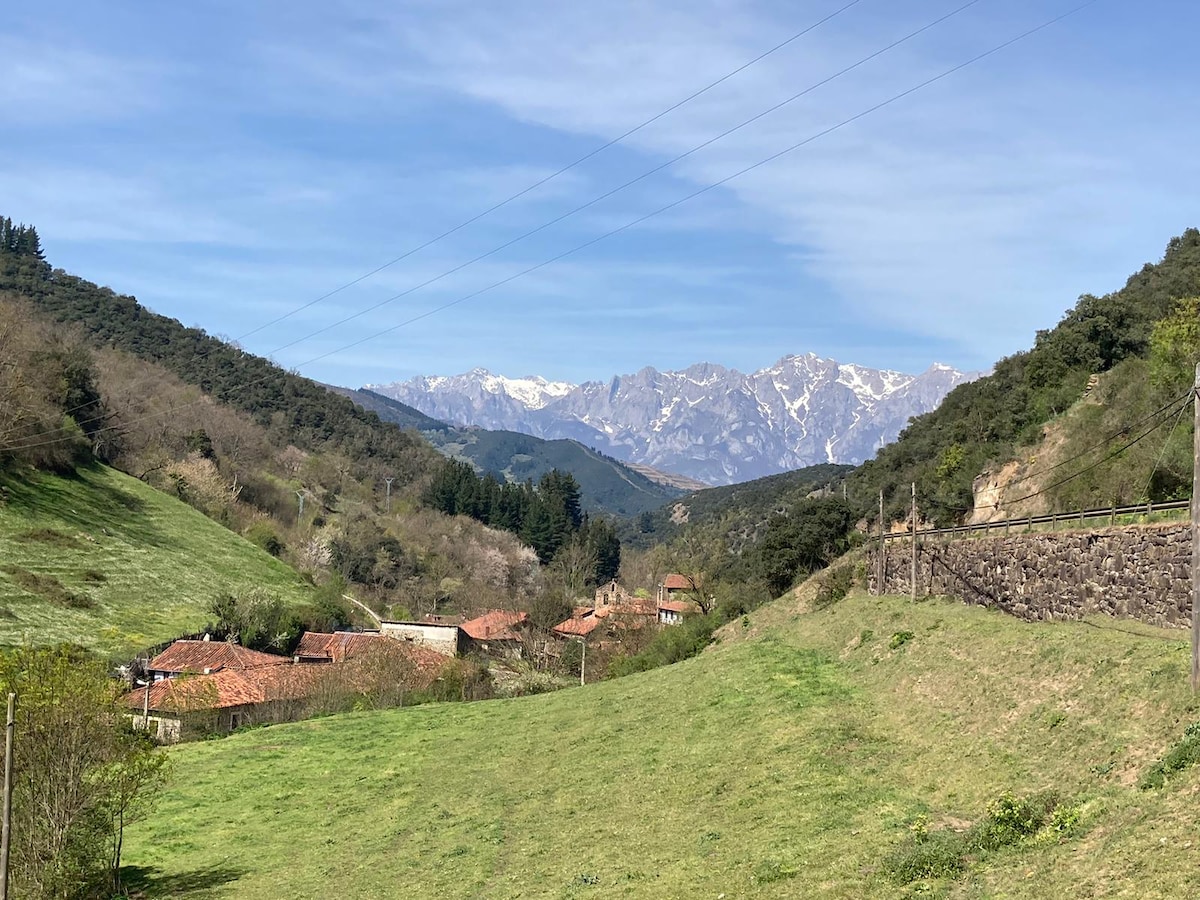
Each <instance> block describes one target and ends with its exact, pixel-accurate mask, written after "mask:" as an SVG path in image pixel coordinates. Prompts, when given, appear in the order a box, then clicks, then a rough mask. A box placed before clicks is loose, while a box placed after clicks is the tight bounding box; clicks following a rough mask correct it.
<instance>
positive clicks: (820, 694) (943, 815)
mask: <svg viewBox="0 0 1200 900" xmlns="http://www.w3.org/2000/svg"><path fill="white" fill-rule="evenodd" d="M898 635H899V637H897V636H898ZM906 635H907V636H906ZM1188 660H1189V654H1188V649H1187V644H1186V636H1185V635H1181V634H1180V633H1177V632H1160V631H1155V630H1153V629H1149V628H1146V627H1143V626H1140V625H1136V624H1131V623H1127V622H1115V621H1112V620H1105V621H1096V622H1094V623H1065V624H1029V623H1024V622H1019V621H1017V620H1014V619H1011V618H1008V617H1005V616H1004V615H1002V614H1000V613H995V612H990V611H985V610H981V609H977V608H970V607H965V606H962V605H960V604H957V603H952V602H949V601H928V602H924V603H920V604H917V605H912V604H910V603H908V602H907V601H904V600H901V599H898V598H884V599H877V598H870V597H865V596H861V595H852V596H851V597H849V598H847V599H846V600H844V601H842V602H841V603H840V604H838V605H837V606H835V607H833V608H832V609H831V610H827V611H824V612H818V613H806V614H802V613H800V612H799V611H797V609H796V604H795V602H794V601H780V602H779V603H777V604H774V605H773V606H771V607H768V608H766V609H764V610H761V611H759V612H758V613H756V614H754V615H752V616H751V617H750V620H749V624H744V623H742V622H738V623H734V624H733V625H731V626H728V627H727V629H726V633H725V634H724V635H723V639H722V642H721V643H720V645H718V646H717V647H715V648H713V649H712V650H710V651H709V652H706V653H705V654H703V655H702V656H701V657H699V658H697V659H693V660H690V661H688V662H685V663H681V664H679V665H676V666H672V667H670V668H665V669H659V670H656V671H653V672H649V673H646V674H643V675H637V676H632V677H629V678H625V679H620V680H617V681H610V682H606V683H602V684H596V685H590V686H588V687H586V688H574V689H570V690H564V691H560V692H558V693H555V694H548V695H541V696H536V697H528V698H521V699H515V700H501V701H490V702H485V703H475V704H466V705H458V704H455V705H442V706H428V707H417V708H412V709H404V710H394V711H389V712H381V713H358V714H352V715H347V716H339V717H332V718H327V719H321V720H314V721H310V722H306V723H300V724H296V725H286V726H276V727H272V728H267V729H261V730H257V731H251V732H247V733H243V734H239V735H235V736H233V737H230V738H228V739H225V740H221V741H215V742H209V743H203V744H193V745H188V746H183V747H179V748H177V749H174V750H172V751H170V752H171V755H172V756H173V758H174V764H175V776H174V779H173V783H172V785H171V787H170V788H169V791H168V793H167V795H166V796H165V797H164V798H163V799H162V801H161V802H160V803H159V805H158V807H157V809H156V810H155V812H154V813H153V815H152V816H151V817H150V818H148V819H145V820H143V821H142V822H141V823H139V824H138V825H136V826H134V827H133V828H132V829H131V830H130V833H129V834H128V837H127V845H126V846H127V853H126V862H127V863H128V865H129V866H130V867H131V869H130V874H131V877H132V880H133V882H134V883H135V884H136V885H138V889H139V891H140V894H141V895H142V896H146V897H188V898H209V897H236V898H275V897H283V896H291V897H329V896H338V897H356V898H360V897H361V898H369V897H378V898H384V897H389V898H390V897H406V898H448V897H463V898H517V897H521V898H542V897H545V898H586V897H597V898H599V897H605V898H607V897H643V898H693V897H707V898H714V900H717V898H721V897H725V898H730V900H732V898H735V897H754V898H757V897H762V898H782V897H809V896H812V897H844V898H859V897H881V898H883V897H898V896H914V897H915V896H922V897H928V896H934V897H956V898H977V897H1046V898H1059V897H1065V896H1072V897H1101V896H1104V897H1110V896H1111V897H1118V896H1127V897H1138V898H1142V897H1189V896H1198V895H1200V869H1197V867H1196V866H1195V865H1194V862H1192V860H1191V853H1192V851H1191V848H1193V847H1194V846H1195V845H1196V844H1197V843H1198V842H1200V827H1198V825H1197V821H1198V818H1200V814H1197V812H1196V806H1195V795H1196V793H1197V791H1200V770H1185V771H1183V772H1180V773H1179V774H1177V775H1175V776H1174V777H1172V778H1171V779H1170V780H1168V782H1167V785H1166V787H1165V788H1163V789H1161V790H1155V791H1142V790H1139V789H1138V788H1137V787H1136V785H1135V782H1136V781H1137V779H1138V777H1139V776H1140V775H1141V774H1142V773H1143V772H1144V771H1145V770H1146V768H1147V767H1148V766H1149V765H1151V764H1152V763H1153V762H1154V761H1155V759H1157V758H1158V757H1159V756H1160V755H1161V754H1162V753H1163V752H1164V751H1165V750H1166V749H1167V748H1168V747H1170V746H1171V745H1172V744H1174V743H1175V742H1176V741H1178V740H1179V738H1180V737H1181V736H1182V733H1183V729H1184V727H1185V726H1186V725H1188V724H1190V723H1191V722H1193V721H1195V720H1196V719H1197V718H1200V703H1198V702H1197V701H1196V699H1195V698H1194V697H1193V696H1192V695H1191V693H1190V691H1189V689H1188V687H1187V666H1188ZM1046 789H1053V790H1055V791H1057V792H1058V793H1059V794H1060V795H1061V797H1062V798H1063V802H1064V804H1065V807H1064V808H1066V809H1069V810H1070V811H1071V812H1072V816H1073V818H1074V819H1075V820H1077V821H1075V823H1074V825H1073V827H1071V828H1070V829H1068V830H1067V831H1066V832H1064V833H1061V834H1060V833H1057V832H1052V831H1051V832H1047V831H1045V830H1043V831H1042V832H1039V834H1038V836H1037V837H1036V838H1035V839H1032V840H1030V841H1028V842H1026V844H1024V845H1020V846H1016V847H1010V848H1007V849H1002V850H997V851H995V852H992V853H988V854H985V855H979V856H976V857H973V858H971V859H970V860H969V865H968V868H967V870H966V871H965V872H964V873H963V874H962V875H960V876H959V877H957V878H941V879H934V880H929V881H919V882H915V883H912V884H908V885H904V886H901V885H898V884H895V883H893V882H891V881H889V880H888V879H887V878H886V877H885V875H884V873H883V871H882V864H883V861H884V860H885V858H887V856H888V855H889V854H890V853H892V852H893V851H894V850H895V848H897V847H898V846H900V845H901V844H902V842H904V841H905V840H906V838H908V836H909V835H910V833H911V832H912V830H913V828H914V826H915V825H917V824H918V823H922V822H924V823H927V826H926V827H927V828H928V829H929V830H930V831H932V832H936V831H939V830H941V829H950V830H955V829H957V830H963V829H966V828H967V827H968V826H969V825H970V824H971V823H973V822H975V821H977V820H978V819H979V818H980V817H981V816H983V814H984V811H985V810H986V808H987V805H988V803H989V802H990V801H992V800H994V799H995V798H996V797H998V796H999V795H1001V794H1002V793H1004V792H1006V791H1011V792H1013V793H1016V794H1018V795H1024V794H1028V793H1032V792H1035V791H1040V790H1046Z"/></svg>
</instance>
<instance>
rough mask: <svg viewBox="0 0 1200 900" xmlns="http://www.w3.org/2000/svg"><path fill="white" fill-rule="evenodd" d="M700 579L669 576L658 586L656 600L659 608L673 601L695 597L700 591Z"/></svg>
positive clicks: (685, 576)
mask: <svg viewBox="0 0 1200 900" xmlns="http://www.w3.org/2000/svg"><path fill="white" fill-rule="evenodd" d="M700 584H701V582H700V579H699V578H697V577H696V576H694V575H676V574H672V575H668V576H667V577H666V578H664V579H663V580H662V583H661V584H659V586H658V593H657V595H656V596H655V598H654V599H655V600H656V601H657V602H658V605H659V606H662V605H663V604H664V603H670V602H671V601H672V600H684V599H688V598H689V597H691V596H694V595H695V594H696V593H698V592H699V590H700Z"/></svg>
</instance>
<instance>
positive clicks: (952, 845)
mask: <svg viewBox="0 0 1200 900" xmlns="http://www.w3.org/2000/svg"><path fill="white" fill-rule="evenodd" d="M1081 815H1082V813H1081V810H1080V809H1079V807H1064V806H1060V805H1059V801H1058V796H1057V795H1056V794H1053V793H1042V794H1034V795H1032V796H1029V797H1017V796H1015V795H1014V794H1012V793H1010V792H1007V791H1006V792H1005V793H1003V794H1001V795H1000V796H999V797H997V798H996V799H995V800H993V801H992V802H991V803H989V804H988V807H987V813H986V815H985V816H984V817H983V818H982V819H980V820H979V821H978V822H976V823H975V824H974V825H973V826H972V827H971V828H970V829H969V830H968V831H967V832H965V833H962V834H960V833H958V832H955V831H950V830H949V829H943V830H940V831H930V830H929V820H928V819H927V818H926V817H925V816H919V817H918V818H917V819H916V820H915V821H914V822H913V824H912V825H911V826H910V827H909V835H908V837H907V838H906V839H905V840H904V841H902V842H901V843H900V845H899V846H898V847H896V848H895V849H894V850H892V852H891V853H889V854H888V855H887V856H886V857H885V858H884V860H883V864H882V866H881V871H882V873H883V875H884V876H885V877H886V878H888V879H889V880H890V881H892V882H894V883H896V884H908V883H909V882H912V881H917V880H918V879H922V878H947V877H951V878H952V877H955V876H957V875H958V874H959V873H960V872H962V870H963V869H964V868H965V866H966V860H967V857H968V856H971V855H975V854H986V853H990V852H992V851H994V850H999V849H1001V848H1002V847H1009V846H1013V845H1015V844H1019V843H1021V842H1022V841H1024V840H1026V839H1028V838H1031V837H1033V836H1034V835H1036V834H1038V832H1040V831H1041V830H1042V829H1043V828H1045V827H1049V828H1050V829H1052V830H1053V832H1055V833H1057V834H1058V835H1062V834H1065V833H1066V832H1068V831H1071V830H1072V829H1074V828H1075V826H1076V825H1077V824H1078V823H1079V819H1080V817H1081Z"/></svg>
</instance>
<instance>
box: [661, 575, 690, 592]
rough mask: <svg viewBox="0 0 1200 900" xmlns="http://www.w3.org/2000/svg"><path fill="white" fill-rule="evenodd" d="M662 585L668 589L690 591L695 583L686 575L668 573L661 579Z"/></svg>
mask: <svg viewBox="0 0 1200 900" xmlns="http://www.w3.org/2000/svg"><path fill="white" fill-rule="evenodd" d="M663 587H664V588H666V589H667V590H668V591H690V590H693V589H694V588H695V587H696V585H695V584H693V583H692V579H691V578H689V577H688V576H686V575H668V576H667V577H666V578H664V579H663Z"/></svg>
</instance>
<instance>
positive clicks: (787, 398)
mask: <svg viewBox="0 0 1200 900" xmlns="http://www.w3.org/2000/svg"><path fill="white" fill-rule="evenodd" d="M973 377H975V373H963V372H959V371H958V370H956V369H954V368H952V367H950V366H947V365H944V364H942V363H934V364H932V365H931V366H930V367H929V368H928V369H926V370H925V371H924V372H922V373H920V374H918V375H911V374H907V373H903V372H896V371H892V370H884V369H872V368H869V367H867V366H861V365H857V364H854V363H840V362H838V361H837V360H833V359H827V358H822V357H819V356H817V355H816V354H814V353H807V354H803V355H791V356H785V357H783V358H781V359H779V360H778V361H776V362H775V363H774V364H773V365H772V366H768V367H765V368H762V369H759V370H757V371H755V372H752V373H749V374H744V373H742V372H739V371H738V370H737V369H730V368H726V367H724V366H721V365H718V364H715V363H709V362H701V363H695V364H693V365H691V366H688V367H687V368H685V369H682V370H678V371H666V372H660V371H659V370H657V369H655V368H653V367H651V366H646V367H644V368H642V369H640V370H639V371H638V372H636V373H633V374H627V375H614V376H613V377H612V378H610V379H609V380H607V381H585V382H583V383H581V384H577V385H572V384H570V383H569V382H562V381H550V380H548V379H545V378H543V377H541V376H537V375H529V376H525V377H522V378H515V379H513V378H506V377H505V376H502V375H495V374H493V373H491V372H489V371H488V370H486V369H482V368H476V369H473V370H471V371H470V372H466V373H462V374H460V375H452V376H418V377H416V378H412V379H409V380H408V381H403V382H392V383H390V384H372V385H367V386H366V387H365V388H364V390H368V391H371V392H373V393H376V394H381V395H383V396H386V397H390V398H392V399H395V400H398V401H401V402H403V403H405V404H407V405H409V406H411V407H413V408H415V409H418V410H420V411H421V412H422V413H424V414H426V415H429V416H432V417H434V418H437V419H439V420H442V421H447V422H450V423H453V424H460V425H473V426H477V427H481V428H489V429H498V430H507V431H516V432H520V433H523V434H529V435H532V436H534V437H540V438H544V439H547V440H555V439H561V438H567V439H570V440H576V441H579V442H580V443H582V444H585V445H588V446H592V447H595V448H596V449H598V450H600V451H601V452H604V453H606V454H609V455H611V456H614V457H615V458H617V459H620V460H622V461H623V462H627V463H637V464H641V465H647V466H651V467H652V468H655V469H658V470H661V471H666V472H672V473H676V474H679V475H682V476H685V477H687V478H691V479H695V480H698V481H701V482H704V483H706V484H714V485H715V484H732V483H738V482H741V481H748V480H752V479H754V478H761V477H764V476H766V475H774V474H778V473H780V472H784V471H789V470H792V469H797V468H803V467H805V466H809V465H814V464H818V463H829V462H837V463H859V462H862V461H863V460H865V459H869V458H870V457H871V456H873V455H874V453H875V452H876V451H877V450H878V449H879V447H880V446H881V445H882V444H885V443H888V442H890V441H892V440H894V439H895V438H896V436H897V435H898V434H899V432H900V431H901V430H902V429H903V428H904V426H905V425H906V424H907V423H908V420H909V419H910V418H912V417H913V416H916V415H921V414H923V413H926V412H929V411H930V410H932V409H934V408H935V407H936V406H937V404H938V403H939V402H940V401H941V399H942V398H943V397H944V396H945V395H946V394H947V393H948V392H949V391H950V390H951V389H952V388H954V387H956V386H957V385H959V384H961V383H963V382H965V381H969V380H971V379H972V378H973Z"/></svg>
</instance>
